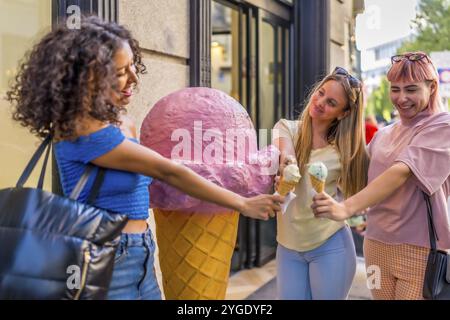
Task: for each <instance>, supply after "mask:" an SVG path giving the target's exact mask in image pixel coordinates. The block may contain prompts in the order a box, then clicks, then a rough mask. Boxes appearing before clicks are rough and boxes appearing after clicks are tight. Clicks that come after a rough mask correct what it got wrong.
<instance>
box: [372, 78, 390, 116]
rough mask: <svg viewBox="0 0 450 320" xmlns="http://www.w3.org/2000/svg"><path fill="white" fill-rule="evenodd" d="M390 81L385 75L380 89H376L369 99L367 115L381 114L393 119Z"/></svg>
mask: <svg viewBox="0 0 450 320" xmlns="http://www.w3.org/2000/svg"><path fill="white" fill-rule="evenodd" d="M389 89H390V85H389V81H388V80H387V79H386V77H383V78H382V80H381V83H380V86H379V87H378V89H376V90H374V91H373V92H372V94H371V95H370V97H369V99H368V101H367V107H366V115H379V116H382V117H383V118H384V119H385V120H386V121H390V120H391V112H392V110H393V109H392V102H391V98H390V96H389Z"/></svg>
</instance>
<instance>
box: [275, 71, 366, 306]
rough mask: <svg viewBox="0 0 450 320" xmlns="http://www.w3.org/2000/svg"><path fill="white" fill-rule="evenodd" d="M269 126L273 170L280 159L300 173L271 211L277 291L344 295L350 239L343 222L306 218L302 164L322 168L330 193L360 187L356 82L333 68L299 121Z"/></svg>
mask: <svg viewBox="0 0 450 320" xmlns="http://www.w3.org/2000/svg"><path fill="white" fill-rule="evenodd" d="M274 129H278V134H279V137H277V138H275V139H274V144H275V145H277V146H278V148H279V149H280V151H281V159H280V163H281V164H282V165H281V166H280V172H281V174H282V171H283V169H284V166H285V165H286V164H288V163H290V162H297V163H298V165H299V168H300V173H301V175H302V178H301V179H300V182H299V183H298V185H297V186H296V188H295V194H296V195H297V197H296V198H295V199H294V200H293V201H292V202H291V203H290V204H289V206H288V208H287V210H286V212H285V213H284V214H279V215H278V216H277V229H278V230H277V241H278V248H277V258H276V260H277V289H278V297H279V298H280V299H301V300H309V299H321V300H322V299H335V300H337V299H345V298H346V297H347V295H348V292H349V290H350V286H351V283H352V280H353V277H354V274H355V270H356V254H355V246H354V243H353V238H352V235H351V232H350V228H349V227H348V226H347V225H346V223H345V222H336V221H332V220H328V219H317V218H315V217H314V214H313V212H312V210H311V208H310V206H311V203H312V194H311V190H312V187H311V183H310V181H309V177H308V174H307V164H308V163H312V162H315V161H321V162H323V163H324V164H325V165H326V166H327V168H328V177H327V180H326V185H325V190H326V191H327V192H328V193H329V194H331V195H332V196H333V197H339V196H340V194H342V195H343V196H344V197H349V196H351V195H353V194H355V193H357V192H358V191H359V190H361V189H362V188H364V186H365V185H366V181H367V167H368V156H367V154H366V149H365V138H364V118H363V93H362V89H361V82H360V81H359V80H358V79H356V78H354V77H353V76H351V75H350V74H349V73H348V72H347V71H346V70H345V69H343V68H340V67H338V68H336V69H335V70H334V72H333V73H332V74H330V75H328V76H326V77H325V78H324V79H323V80H322V81H321V82H320V83H318V84H317V85H316V87H315V88H314V89H313V91H312V94H311V95H310V97H309V100H308V103H307V105H306V107H305V109H304V111H303V113H302V115H301V117H300V119H299V121H287V120H284V119H283V120H280V121H279V122H278V123H277V124H276V125H275V128H274Z"/></svg>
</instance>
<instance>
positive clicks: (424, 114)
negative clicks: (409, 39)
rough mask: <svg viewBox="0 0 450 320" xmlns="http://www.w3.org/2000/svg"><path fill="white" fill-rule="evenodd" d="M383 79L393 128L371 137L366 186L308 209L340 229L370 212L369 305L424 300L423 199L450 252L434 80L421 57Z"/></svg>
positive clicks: (448, 140) (446, 169) (446, 119)
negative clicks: (373, 275)
mask: <svg viewBox="0 0 450 320" xmlns="http://www.w3.org/2000/svg"><path fill="white" fill-rule="evenodd" d="M387 78H388V80H389V82H390V84H391V88H390V95H391V100H392V103H393V105H394V106H395V108H396V109H397V111H398V114H399V116H400V120H399V121H397V122H395V123H393V124H391V125H389V126H387V127H385V128H383V129H381V130H380V131H378V132H377V133H376V135H375V137H374V138H373V140H372V142H371V143H370V145H369V149H368V151H369V153H370V167H369V177H368V178H369V184H368V185H367V187H366V188H364V189H363V190H362V191H361V192H359V193H357V194H356V195H354V196H352V197H350V198H348V199H347V200H345V201H344V202H340V203H338V202H336V201H335V200H334V199H332V198H331V197H330V196H329V195H327V194H326V193H321V194H318V195H316V196H315V197H314V204H313V206H312V208H313V210H314V213H315V214H316V216H317V217H322V218H330V219H334V220H336V221H343V220H345V219H347V218H349V217H351V216H353V215H355V214H357V212H358V211H360V210H361V209H364V208H367V207H370V210H369V212H368V214H367V231H366V234H365V239H364V256H365V259H366V266H367V267H370V266H372V267H375V268H371V270H379V272H378V273H377V275H378V276H379V285H376V286H374V288H373V290H372V295H373V297H374V298H375V299H383V300H391V299H396V300H397V299H399V300H403V299H423V293H422V291H423V283H424V275H425V269H426V265H427V258H428V254H429V251H430V239H429V232H428V221H427V206H426V202H425V199H424V193H425V194H427V195H428V196H429V197H430V201H431V206H432V209H433V220H434V226H435V228H436V229H435V231H436V234H437V237H438V241H437V248H438V249H441V250H446V249H449V248H450V227H449V222H448V216H447V210H448V208H447V198H448V196H449V195H450V114H449V113H448V112H442V111H441V109H442V108H441V105H440V98H439V90H438V86H439V85H438V83H439V78H438V74H437V72H436V68H435V67H434V65H433V63H432V61H431V59H430V57H429V56H428V55H426V54H425V53H423V52H408V53H405V54H402V55H397V56H394V57H392V66H391V68H390V70H389V72H388V74H387ZM327 193H328V191H327ZM377 283H378V281H377Z"/></svg>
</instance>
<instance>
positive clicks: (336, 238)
mask: <svg viewBox="0 0 450 320" xmlns="http://www.w3.org/2000/svg"><path fill="white" fill-rule="evenodd" d="M276 260H277V291H278V298H279V299H283V300H343V299H346V298H347V295H348V292H349V291H350V287H351V285H352V282H353V277H354V276H355V272H356V253H355V245H354V243H353V237H352V234H351V231H350V228H349V227H348V226H345V227H343V228H342V229H340V230H339V231H337V232H336V233H335V234H334V235H333V236H331V237H330V238H329V239H328V240H327V241H326V242H325V243H324V244H322V245H321V246H319V247H318V248H316V249H313V250H310V251H305V252H298V251H294V250H290V249H287V248H285V247H283V246H282V245H280V244H278V248H277V258H276Z"/></svg>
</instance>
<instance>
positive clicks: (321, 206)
mask: <svg viewBox="0 0 450 320" xmlns="http://www.w3.org/2000/svg"><path fill="white" fill-rule="evenodd" d="M411 175H412V172H411V170H410V168H409V167H408V166H407V165H406V164H404V163H403V162H396V163H395V164H394V165H393V166H392V167H390V168H389V169H387V170H386V171H385V172H384V173H382V174H381V175H380V176H379V177H377V178H376V179H374V180H373V181H372V182H371V183H369V184H368V185H367V186H366V187H365V188H364V189H363V190H361V191H360V192H358V193H357V194H355V195H354V196H352V197H350V198H348V199H347V200H345V201H344V202H341V203H339V202H337V201H336V200H334V199H333V198H332V197H330V196H329V195H328V194H326V193H320V194H317V195H315V196H314V202H313V204H312V205H311V208H312V209H313V212H314V214H315V216H316V217H318V218H329V219H333V220H337V221H341V220H345V219H348V218H350V217H352V216H353V215H356V214H358V213H359V212H362V211H364V210H366V209H367V208H369V207H371V206H373V205H375V204H377V203H379V202H381V201H383V200H384V199H386V198H387V197H389V196H390V195H391V194H393V193H394V192H395V191H396V190H397V189H398V188H400V187H401V186H402V185H403V184H404V183H405V182H406V180H408V178H409V177H410V176H411Z"/></svg>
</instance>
